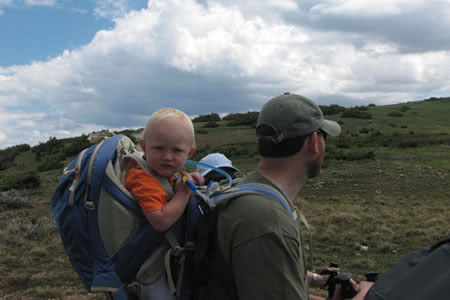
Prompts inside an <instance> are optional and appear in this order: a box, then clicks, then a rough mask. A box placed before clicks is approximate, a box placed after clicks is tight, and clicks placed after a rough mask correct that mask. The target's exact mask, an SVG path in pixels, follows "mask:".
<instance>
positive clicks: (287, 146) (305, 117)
mask: <svg viewBox="0 0 450 300" xmlns="http://www.w3.org/2000/svg"><path fill="white" fill-rule="evenodd" d="M340 132H341V127H340V126H339V124H338V123H336V122H334V121H329V120H325V119H324V118H323V113H322V111H321V110H320V108H319V107H318V106H317V104H315V103H314V102H313V101H311V100H310V99H308V98H306V97H303V96H299V95H295V94H289V93H285V94H283V95H280V96H277V97H275V98H273V99H271V100H269V101H268V102H267V103H266V104H265V105H264V106H263V108H262V109H261V112H260V113H259V117H258V122H257V124H256V133H257V136H258V147H259V152H260V154H261V156H262V157H267V158H280V157H289V156H292V155H294V154H296V153H298V152H299V151H300V150H301V149H302V147H303V145H304V142H305V140H306V139H307V138H308V137H311V136H312V135H313V134H314V133H317V134H316V135H317V136H318V135H321V136H323V138H324V139H325V138H326V135H331V136H337V135H339V134H340ZM319 147H322V148H323V149H319V150H321V151H322V153H319V154H320V155H318V157H317V162H314V165H313V166H311V172H312V174H310V177H313V176H315V175H317V174H316V173H318V172H317V170H316V169H317V166H319V167H318V168H319V170H320V167H321V164H322V162H323V152H324V151H325V144H324V143H323V144H319Z"/></svg>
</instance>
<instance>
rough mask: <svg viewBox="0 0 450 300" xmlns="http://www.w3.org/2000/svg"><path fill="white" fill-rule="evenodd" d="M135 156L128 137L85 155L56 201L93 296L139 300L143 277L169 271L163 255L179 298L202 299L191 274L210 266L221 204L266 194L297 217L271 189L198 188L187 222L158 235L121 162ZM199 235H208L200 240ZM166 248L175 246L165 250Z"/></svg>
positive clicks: (68, 246)
mask: <svg viewBox="0 0 450 300" xmlns="http://www.w3.org/2000/svg"><path fill="white" fill-rule="evenodd" d="M130 154H135V155H136V154H138V155H142V152H141V151H138V150H137V149H136V148H135V145H134V144H133V142H132V141H131V140H130V139H129V138H128V137H126V136H123V135H115V136H112V137H109V138H107V139H105V140H103V141H102V142H100V143H98V144H95V145H93V146H91V147H89V148H87V149H85V150H83V151H82V152H81V153H80V154H78V155H77V156H76V157H75V159H74V160H73V161H72V162H71V163H70V164H69V165H68V166H67V167H66V168H65V169H64V172H63V175H62V177H61V179H60V180H59V182H58V185H57V187H56V190H55V192H54V194H53V196H52V199H51V208H52V212H53V215H54V217H55V221H56V225H57V228H58V232H59V234H60V237H61V240H62V243H63V246H64V249H65V251H66V253H67V255H68V257H69V259H70V262H71V263H72V266H73V268H74V269H75V271H76V272H77V273H78V275H79V278H80V280H81V282H82V283H83V285H84V287H85V288H86V289H87V290H88V291H90V292H104V293H106V294H107V295H109V296H110V297H111V298H112V299H133V298H136V295H137V292H138V288H139V285H140V284H142V282H140V281H139V274H141V275H140V276H141V277H142V276H143V275H145V276H147V274H152V273H158V272H161V270H160V268H159V269H158V270H153V269H152V268H154V267H153V266H152V265H151V263H149V261H150V262H151V261H152V260H155V259H154V257H153V258H151V257H152V254H154V253H155V252H161V249H162V251H164V253H163V255H162V256H161V260H163V262H161V264H160V265H162V266H163V268H164V271H165V272H166V273H167V275H168V280H169V285H170V288H171V290H172V292H173V293H174V294H175V295H176V296H177V298H178V299H195V296H193V295H195V288H196V286H197V284H196V283H195V282H192V278H198V277H199V276H191V275H193V273H196V270H197V269H201V267H202V266H201V265H202V264H204V263H205V262H204V261H203V260H204V257H207V243H208V242H207V241H204V237H205V235H206V236H207V235H208V234H209V232H210V230H211V229H210V228H211V226H213V224H211V222H214V221H215V218H210V217H209V218H207V219H208V220H209V221H207V222H205V221H201V220H204V219H205V217H204V216H205V215H206V216H209V215H211V212H215V213H216V212H217V210H215V206H216V204H217V202H220V201H228V200H230V199H233V198H236V197H238V196H240V195H244V194H255V193H257V194H264V195H267V196H270V197H274V198H276V199H278V200H279V201H280V203H281V204H282V205H283V206H284V207H285V208H286V211H287V213H288V214H289V215H290V216H291V217H292V214H291V211H290V208H289V205H288V203H287V201H286V199H285V198H284V197H283V196H282V195H281V194H280V193H278V192H277V191H275V190H274V189H272V188H271V187H268V186H265V185H261V184H246V185H235V184H234V182H233V183H232V182H231V178H230V181H229V182H226V183H225V184H218V183H216V184H215V185H212V186H209V187H199V188H197V187H195V186H192V185H191V188H192V189H193V191H194V193H193V196H192V197H191V199H190V202H189V204H188V206H187V208H186V211H185V216H184V217H183V218H180V220H179V221H178V222H177V223H175V224H174V225H173V226H172V228H171V229H170V230H169V231H168V233H164V232H158V231H156V230H154V229H153V228H152V227H151V226H150V224H149V223H148V222H147V220H146V218H145V216H144V214H143V213H142V211H141V209H140V206H139V204H138V203H137V201H135V200H134V198H133V197H132V195H131V194H130V193H129V192H128V191H127V190H126V189H125V187H124V184H123V182H124V180H123V179H124V176H125V174H124V170H123V165H122V164H121V160H122V158H123V157H125V156H127V155H130ZM190 163H191V164H198V163H195V162H190ZM207 167H211V166H207ZM211 168H213V169H215V170H217V171H219V172H220V171H222V170H220V169H216V168H214V167H211ZM222 172H223V171H222ZM201 224H204V225H201ZM205 224H206V225H205ZM208 227H209V228H208ZM199 231H204V232H205V231H206V233H203V234H199ZM198 236H202V238H201V239H200V241H199V240H198ZM167 241H168V242H167ZM163 244H168V245H170V246H168V247H166V248H164V247H161V245H163ZM197 244H198V245H197ZM202 244H203V245H202ZM158 260H159V258H158ZM149 265H150V267H149ZM199 265H200V267H199ZM145 268H147V269H145ZM149 268H150V269H149ZM197 273H199V272H197ZM200 276H201V274H200ZM193 297H194V298H193Z"/></svg>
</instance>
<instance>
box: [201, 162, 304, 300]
mask: <svg viewBox="0 0 450 300" xmlns="http://www.w3.org/2000/svg"><path fill="white" fill-rule="evenodd" d="M244 183H262V184H266V185H269V186H271V187H274V188H275V189H277V190H278V191H280V190H279V189H278V188H277V187H276V186H275V185H274V184H272V183H271V182H270V181H269V180H267V179H266V178H265V177H263V176H262V175H261V174H260V173H259V172H258V171H254V172H253V173H251V174H249V175H248V176H247V177H245V178H244V179H243V181H242V182H241V184H244ZM280 192H281V191H280ZM218 209H219V213H218V217H217V225H216V226H217V227H216V230H215V232H214V234H215V237H214V242H213V253H212V257H211V277H210V280H209V282H208V286H207V299H211V300H212V299H214V300H221V299H239V300H264V299H274V300H275V299H276V300H280V299H281V300H282V299H295V300H306V299H308V297H309V296H308V295H309V293H308V283H307V276H306V262H305V255H304V248H303V243H302V238H301V234H300V227H299V221H298V219H297V220H293V219H291V218H290V217H289V215H288V212H287V211H286V208H285V207H284V206H283V205H282V204H281V203H280V202H279V200H277V199H275V198H272V197H268V196H263V195H246V196H241V197H238V198H235V199H232V200H230V201H228V202H226V203H223V204H222V205H219V207H218ZM291 209H292V210H293V208H292V207H291Z"/></svg>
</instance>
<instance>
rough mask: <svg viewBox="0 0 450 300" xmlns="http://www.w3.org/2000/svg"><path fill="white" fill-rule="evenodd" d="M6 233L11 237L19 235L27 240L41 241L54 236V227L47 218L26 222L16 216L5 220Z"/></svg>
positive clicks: (51, 221)
mask: <svg viewBox="0 0 450 300" xmlns="http://www.w3.org/2000/svg"><path fill="white" fill-rule="evenodd" d="M7 228H8V232H9V233H10V234H12V235H21V236H23V237H24V238H26V239H29V240H35V241H37V240H42V239H44V238H47V237H49V236H51V235H53V234H54V232H55V231H56V226H55V223H54V222H53V220H52V219H51V218H49V217H42V218H40V219H38V220H32V221H31V222H28V221H26V220H23V219H22V218H20V217H18V216H13V217H12V218H9V219H8V220H7Z"/></svg>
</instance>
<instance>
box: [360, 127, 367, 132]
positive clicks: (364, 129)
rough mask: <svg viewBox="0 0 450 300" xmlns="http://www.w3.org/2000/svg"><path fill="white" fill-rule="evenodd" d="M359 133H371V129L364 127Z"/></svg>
mask: <svg viewBox="0 0 450 300" xmlns="http://www.w3.org/2000/svg"><path fill="white" fill-rule="evenodd" d="M359 133H369V129H367V128H366V127H363V128H361V129H360V130H359Z"/></svg>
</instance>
